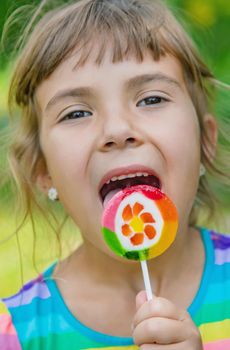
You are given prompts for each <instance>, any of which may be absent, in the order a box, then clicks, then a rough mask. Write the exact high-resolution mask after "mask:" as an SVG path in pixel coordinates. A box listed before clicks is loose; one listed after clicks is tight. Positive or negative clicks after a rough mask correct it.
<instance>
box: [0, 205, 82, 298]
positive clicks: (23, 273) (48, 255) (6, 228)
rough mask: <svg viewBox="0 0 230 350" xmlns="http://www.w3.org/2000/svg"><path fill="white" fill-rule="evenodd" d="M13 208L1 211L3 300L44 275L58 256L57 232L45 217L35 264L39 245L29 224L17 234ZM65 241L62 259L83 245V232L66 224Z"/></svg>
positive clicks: (1, 289)
mask: <svg viewBox="0 0 230 350" xmlns="http://www.w3.org/2000/svg"><path fill="white" fill-rule="evenodd" d="M12 209H13V208H12V207H11V206H10V205H8V206H4V208H3V207H1V211H0V227H1V235H0V237H1V244H0V266H1V272H0V298H1V297H6V296H9V295H11V294H14V293H16V292H17V291H18V289H19V288H21V286H22V285H23V284H24V283H25V282H26V281H28V280H30V279H32V278H34V277H35V276H36V275H37V274H38V272H42V271H43V270H44V269H45V268H46V267H48V266H49V265H50V264H51V263H53V262H54V261H56V260H57V256H58V245H57V241H56V239H55V236H54V233H52V231H51V230H50V229H48V228H47V225H45V224H44V221H43V219H42V218H41V219H40V220H41V221H40V225H39V226H40V227H39V228H38V231H37V238H36V255H35V262H34V259H33V249H34V243H35V242H34V238H33V233H32V232H33V231H32V226H31V224H30V223H29V222H27V223H26V224H25V226H24V227H23V228H22V230H20V232H19V233H18V235H16V234H15V231H16V227H18V223H16V220H15V215H13V216H12ZM37 220H39V217H38V218H37ZM12 235H13V236H12ZM8 238H10V239H8ZM61 238H62V239H61V242H62V258H64V257H66V256H67V255H69V253H70V252H72V251H74V250H75V249H76V248H77V247H78V246H79V245H80V244H81V242H82V240H81V236H80V232H79V230H78V229H77V228H76V227H75V226H74V225H73V223H71V222H67V224H66V225H65V229H64V230H63V233H62V235H61ZM4 240H5V241H4ZM21 268H22V270H21ZM22 279H23V280H22Z"/></svg>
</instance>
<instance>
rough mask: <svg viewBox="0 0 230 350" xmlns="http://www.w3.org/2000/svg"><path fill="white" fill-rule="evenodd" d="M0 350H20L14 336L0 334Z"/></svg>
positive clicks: (16, 338)
mask: <svg viewBox="0 0 230 350" xmlns="http://www.w3.org/2000/svg"><path fill="white" fill-rule="evenodd" d="M0 349H1V350H22V348H21V345H20V344H19V341H18V337H17V336H16V335H8V334H0Z"/></svg>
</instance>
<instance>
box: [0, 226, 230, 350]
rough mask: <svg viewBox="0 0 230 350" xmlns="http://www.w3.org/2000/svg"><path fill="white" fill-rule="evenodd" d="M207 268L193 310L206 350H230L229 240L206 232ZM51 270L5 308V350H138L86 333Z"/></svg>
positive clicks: (0, 306) (0, 340) (1, 317)
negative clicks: (63, 295) (99, 349)
mask: <svg viewBox="0 0 230 350" xmlns="http://www.w3.org/2000/svg"><path fill="white" fill-rule="evenodd" d="M201 236H202V239H203V243H204V247H205V256H206V259H205V265H204V271H203V276H202V280H201V283H200V287H199V290H198V291H197V294H196V296H195V298H194V300H193V302H192V304H191V305H190V307H189V308H188V312H189V313H190V315H191V317H192V319H193V321H194V322H195V324H196V325H197V327H198V328H199V330H200V333H201V336H202V340H203V344H204V350H229V349H230V236H227V235H222V234H218V233H215V232H213V231H209V230H207V229H201ZM54 267H55V264H54V265H52V266H51V267H50V268H49V269H48V270H46V271H45V272H44V273H43V274H41V275H40V276H39V277H37V278H36V279H35V280H33V281H31V282H29V283H27V284H25V285H24V287H23V288H22V289H21V290H20V291H19V292H18V293H17V294H16V295H14V296H12V297H9V298H5V299H3V300H2V301H1V302H0V349H1V350H22V349H23V350H66V349H68V350H77V349H88V350H89V349H91V350H92V349H97V348H101V349H107V350H112V349H114V350H115V349H116V350H119V349H126V350H134V349H135V350H137V347H136V346H135V345H134V343H133V339H132V338H127V337H115V336H110V335H107V334H103V333H100V332H96V331H94V330H93V329H91V328H88V327H86V326H85V325H84V324H82V323H81V322H80V321H79V320H77V319H76V317H75V316H73V314H72V313H71V312H70V310H69V309H68V308H67V306H66V304H65V302H64V300H63V299H62V297H61V294H60V292H59V290H58V288H57V285H56V283H55V281H54V280H53V279H52V271H53V269H54Z"/></svg>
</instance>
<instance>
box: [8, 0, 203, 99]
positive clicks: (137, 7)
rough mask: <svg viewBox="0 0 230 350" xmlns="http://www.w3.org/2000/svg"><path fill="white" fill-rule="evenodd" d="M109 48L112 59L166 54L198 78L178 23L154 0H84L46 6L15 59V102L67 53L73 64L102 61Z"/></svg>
mask: <svg viewBox="0 0 230 350" xmlns="http://www.w3.org/2000/svg"><path fill="white" fill-rule="evenodd" d="M108 49H109V52H110V53H111V61H112V62H113V63H116V62H119V61H123V60H125V59H130V58H134V59H136V60H137V61H138V62H142V61H143V59H144V55H145V54H146V53H147V52H148V54H150V55H151V56H152V58H153V60H155V61H157V60H159V59H160V58H161V57H162V56H164V55H166V54H170V55H172V56H174V57H175V58H177V59H178V61H179V62H180V63H181V66H182V67H183V71H184V73H185V75H186V76H187V77H188V78H189V80H190V81H192V82H194V81H197V82H199V83H200V85H202V84H201V75H202V74H204V75H205V74H206V71H203V72H202V71H201V69H200V68H201V66H200V62H199V61H197V58H196V54H195V51H193V49H192V44H191V41H190V40H189V38H188V37H187V36H186V34H185V33H184V31H183V30H182V27H181V26H180V25H179V24H178V22H177V21H176V20H175V18H174V17H173V16H172V15H171V13H170V12H169V11H168V9H167V8H165V7H164V6H163V5H162V4H161V3H159V2H158V1H157V0H154V1H151V0H141V1H140V0H84V1H78V2H75V3H73V4H71V5H67V6H66V5H65V6H62V7H61V8H58V9H55V10H53V11H49V12H48V13H46V15H44V17H43V18H42V19H41V20H40V21H39V22H38V24H37V25H36V26H35V28H34V30H33V33H32V35H31V36H30V38H29V39H28V41H27V44H26V45H25V47H24V49H23V50H22V52H21V55H20V57H19V60H18V64H17V67H18V71H20V76H21V77H23V79H19V81H17V76H14V78H13V84H12V86H13V85H14V83H16V81H17V84H15V85H17V86H18V87H19V88H18V89H17V91H16V94H15V95H16V96H15V97H16V103H17V104H18V105H27V104H28V102H29V99H30V98H32V99H33V95H34V92H35V89H36V87H37V86H38V85H39V84H40V83H41V82H42V81H43V80H45V79H46V78H48V77H49V75H51V74H52V73H53V72H54V70H55V69H56V68H57V67H58V66H59V65H60V64H61V63H62V62H63V61H64V60H65V59H67V58H69V57H70V56H73V55H75V54H77V55H76V64H75V68H77V67H79V66H82V65H84V64H85V63H86V62H87V60H89V59H90V60H91V61H93V62H95V63H96V64H97V65H100V64H101V63H102V61H103V59H104V57H105V55H106V53H107V51H108Z"/></svg>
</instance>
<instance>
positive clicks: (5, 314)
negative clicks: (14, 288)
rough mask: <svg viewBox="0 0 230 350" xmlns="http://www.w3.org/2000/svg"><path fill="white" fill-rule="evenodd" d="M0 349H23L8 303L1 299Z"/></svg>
mask: <svg viewBox="0 0 230 350" xmlns="http://www.w3.org/2000/svg"><path fill="white" fill-rule="evenodd" d="M0 349H1V350H21V346H20V343H19V339H18V335H17V332H16V329H15V327H14V325H13V322H12V317H11V315H10V312H9V310H8V308H7V306H6V304H5V303H4V301H2V300H0Z"/></svg>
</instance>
